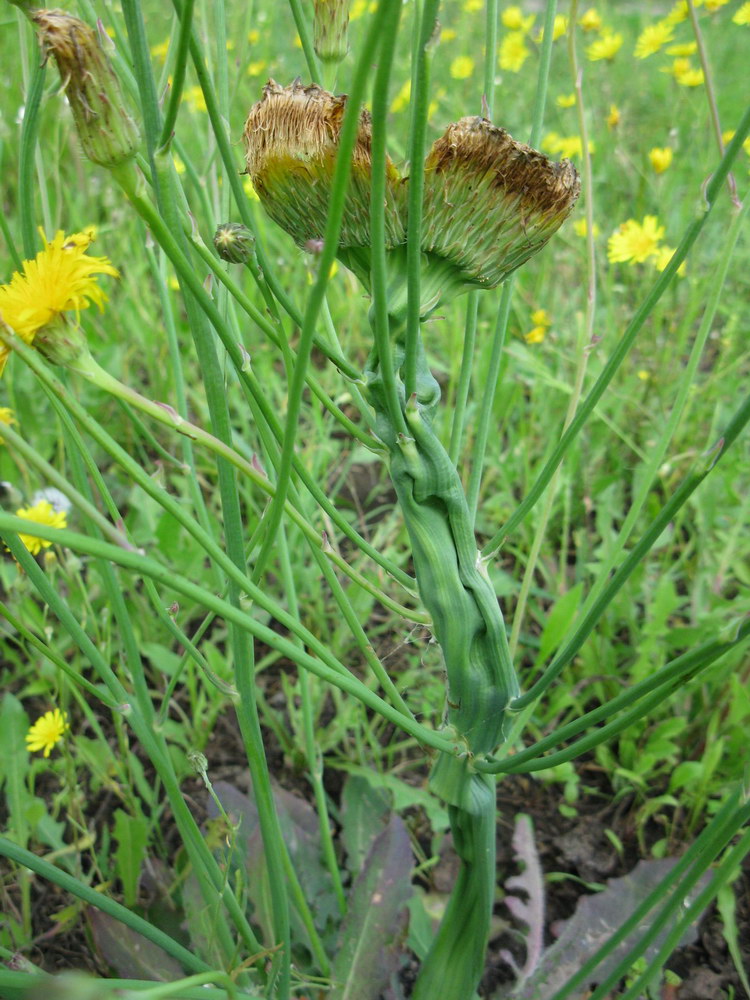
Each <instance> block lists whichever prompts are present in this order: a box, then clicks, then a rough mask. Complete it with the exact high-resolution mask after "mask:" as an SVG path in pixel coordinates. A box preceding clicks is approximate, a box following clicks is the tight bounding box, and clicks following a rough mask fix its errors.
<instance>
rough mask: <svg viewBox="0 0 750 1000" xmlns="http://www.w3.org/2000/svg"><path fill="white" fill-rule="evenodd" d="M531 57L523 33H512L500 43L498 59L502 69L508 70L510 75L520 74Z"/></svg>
mask: <svg viewBox="0 0 750 1000" xmlns="http://www.w3.org/2000/svg"><path fill="white" fill-rule="evenodd" d="M529 55H530V52H529V48H528V46H527V45H526V36H525V34H524V33H523V32H522V31H511V32H509V33H508V34H507V35H506V36H505V38H503V40H502V42H501V43H500V55H499V59H498V62H499V64H500V69H507V70H508V71H509V72H510V73H518V71H519V70H520V69H521V67H522V66H523V64H524V63H525V62H526V60H527V59H528V57H529Z"/></svg>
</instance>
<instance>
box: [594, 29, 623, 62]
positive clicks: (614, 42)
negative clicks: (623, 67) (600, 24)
mask: <svg viewBox="0 0 750 1000" xmlns="http://www.w3.org/2000/svg"><path fill="white" fill-rule="evenodd" d="M621 48H622V35H621V34H620V32H619V31H612V30H611V29H610V28H608V29H607V30H606V31H603V32H602V34H601V37H600V38H597V40H596V41H595V42H592V43H591V45H589V46H588V47H587V48H586V55H587V56H588V58H589V60H590V61H591V62H599V61H601V60H603V59H614V57H615V56H616V55H617V53H618V52H619V51H620V49H621Z"/></svg>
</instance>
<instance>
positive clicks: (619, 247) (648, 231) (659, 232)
mask: <svg viewBox="0 0 750 1000" xmlns="http://www.w3.org/2000/svg"><path fill="white" fill-rule="evenodd" d="M663 236H664V226H660V225H659V220H658V219H657V218H656V216H655V215H647V216H646V217H645V218H644V220H643V222H642V223H640V222H636V221H635V219H628V220H627V222H623V223H622V225H621V226H620V227H619V228H618V229H617V230H615V232H614V233H613V234H612V235H611V236H610V238H609V241H608V243H607V257H608V258H609V260H610V261H611V262H612V263H613V264H618V263H623V262H625V263H627V262H632V263H633V264H642V263H643V261H645V260H648V259H649V257H654V256H656V254H657V253H658V251H659V244H660V242H661V240H662V238H663Z"/></svg>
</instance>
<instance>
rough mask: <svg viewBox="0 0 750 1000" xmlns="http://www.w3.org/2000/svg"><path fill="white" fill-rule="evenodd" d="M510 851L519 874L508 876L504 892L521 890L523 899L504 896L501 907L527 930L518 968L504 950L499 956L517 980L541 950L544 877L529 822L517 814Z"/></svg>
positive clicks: (528, 970)
mask: <svg viewBox="0 0 750 1000" xmlns="http://www.w3.org/2000/svg"><path fill="white" fill-rule="evenodd" d="M513 850H514V851H515V855H516V859H517V860H518V862H519V864H520V865H521V866H522V870H521V874H520V875H512V876H511V877H510V878H509V879H507V880H506V882H505V887H506V889H521V890H523V892H524V893H525V895H526V899H523V898H521V897H520V896H512V895H510V896H506V897H505V905H506V906H507V907H508V909H509V910H510V912H511V913H512V914H513V916H514V917H516V918H517V919H518V920H521V921H522V922H523V923H524V924H526V927H527V928H528V930H527V934H526V961H525V962H524V964H523V966H522V968H520V969H519V968H518V966H517V965H516V963H515V960H514V959H513V956H512V955H511V954H510V952H508V951H503V952H501V957H502V958H503V959H504V961H506V962H507V963H508V965H510V966H511V967H512V968H513V969H514V970H515V972H516V974H517V975H518V978H519V980H521V982H523V980H525V979H527V978H528V976H530V975H531V973H532V972H533V971H534V969H535V968H536V967H537V965H538V964H539V960H540V958H541V956H542V950H543V948H544V875H543V874H542V866H541V865H540V864H539V854H538V852H537V849H536V843H535V841H534V827H533V826H532V823H531V819H530V818H529V817H528V816H526V815H524V814H523V813H519V815H518V816H516V828H515V830H514V831H513Z"/></svg>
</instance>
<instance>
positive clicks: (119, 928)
mask: <svg viewBox="0 0 750 1000" xmlns="http://www.w3.org/2000/svg"><path fill="white" fill-rule="evenodd" d="M87 916H88V920H89V924H90V926H91V934H92V937H93V939H94V945H95V947H96V950H97V951H98V953H99V955H100V956H101V957H102V958H103V959H104V961H105V962H106V963H107V964H108V965H109V966H111V967H112V969H114V971H115V972H116V973H117V975H118V976H120V977H121V978H122V979H155V980H157V981H158V982H162V983H170V982H172V981H174V980H175V979H181V978H182V977H183V976H184V972H183V970H182V966H181V965H180V963H179V962H178V961H177V960H176V959H174V958H172V956H171V955H168V954H167V953H166V951H164V950H163V949H162V948H160V947H159V946H158V945H156V944H154V943H153V941H149V940H148V938H145V937H143V936H142V935H140V934H138V933H137V932H136V931H134V930H131V929H130V927H128V926H127V925H126V924H123V923H121V922H120V921H119V920H115V918H114V917H110V916H109V915H108V914H106V913H102V911H101V910H97V909H95V908H94V907H93V906H90V907H89V908H88V910H87Z"/></svg>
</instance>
